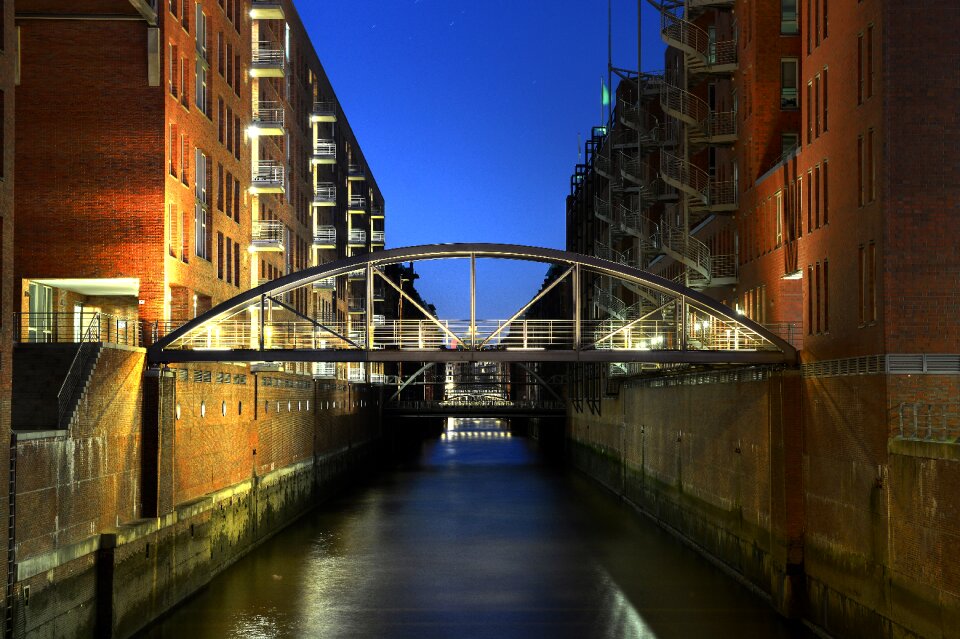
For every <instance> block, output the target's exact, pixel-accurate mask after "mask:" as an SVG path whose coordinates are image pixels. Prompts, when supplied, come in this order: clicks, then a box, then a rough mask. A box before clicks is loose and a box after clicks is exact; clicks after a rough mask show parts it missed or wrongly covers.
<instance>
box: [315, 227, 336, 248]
mask: <svg viewBox="0 0 960 639" xmlns="http://www.w3.org/2000/svg"><path fill="white" fill-rule="evenodd" d="M313 245H314V246H318V247H321V248H323V247H328V248H336V247H337V227H335V226H318V227H317V230H315V231H314V232H313Z"/></svg>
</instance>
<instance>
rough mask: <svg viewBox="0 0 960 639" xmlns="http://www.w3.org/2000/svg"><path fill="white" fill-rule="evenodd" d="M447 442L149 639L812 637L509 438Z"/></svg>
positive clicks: (277, 546)
mask: <svg viewBox="0 0 960 639" xmlns="http://www.w3.org/2000/svg"><path fill="white" fill-rule="evenodd" d="M447 426H448V429H447V430H446V431H445V432H443V434H441V436H440V438H439V439H438V438H434V439H429V440H426V441H424V442H422V444H421V445H419V446H417V449H416V453H417V454H415V455H411V454H409V450H408V451H406V454H404V453H403V449H402V448H400V449H398V450H400V451H401V454H400V455H399V456H398V463H397V464H396V466H395V468H393V469H392V470H390V471H388V472H384V473H383V474H381V475H379V476H377V477H375V478H373V479H372V480H371V482H370V483H369V484H368V485H366V486H361V487H358V488H356V489H355V490H352V491H351V492H350V493H349V494H344V495H342V496H341V497H339V498H337V499H336V500H334V501H331V502H329V503H326V504H324V505H323V506H321V507H320V508H319V509H317V510H316V511H315V512H313V513H311V514H310V515H308V516H306V517H304V518H303V519H302V520H300V521H299V522H297V523H296V524H295V525H293V526H292V527H290V528H288V529H287V530H285V531H283V532H281V533H280V534H278V535H277V536H275V537H274V538H273V539H271V540H269V541H268V542H267V543H265V544H264V545H263V546H261V547H260V548H258V549H257V550H256V551H254V552H253V553H252V554H251V555H249V556H247V557H245V558H244V559H242V560H240V561H239V562H237V563H236V564H235V565H234V566H232V567H231V568H230V569H228V570H227V571H225V572H224V573H223V574H222V575H220V576H218V577H217V578H216V579H214V580H213V582H212V583H211V584H210V586H209V587H208V588H206V589H205V590H204V591H203V592H201V593H200V594H199V595H197V596H196V597H194V598H192V599H191V600H189V601H188V602H187V603H185V604H184V605H183V606H181V607H180V608H178V609H177V610H175V611H174V612H173V613H172V614H170V615H169V616H167V617H166V618H164V619H163V620H162V621H161V622H159V623H158V624H156V625H155V626H153V627H152V628H150V629H149V631H148V632H147V633H146V634H145V636H147V637H183V636H186V635H188V634H189V636H191V637H192V638H194V639H200V638H203V637H251V638H253V637H378V638H381V637H383V638H392V637H404V638H406V637H411V638H412V637H416V638H433V637H444V638H445V637H451V638H461V637H463V638H470V637H478V638H480V637H496V638H498V639H508V638H521V637H522V638H527V637H549V638H566V637H570V638H578V639H584V638H593V637H597V638H611V639H613V638H616V639H621V638H631V637H642V638H657V639H661V638H663V639H669V638H680V637H683V638H687V637H718V638H725V637H730V638H734V637H736V638H741V637H774V638H782V639H788V638H790V639H793V638H807V637H810V636H812V635H810V634H809V633H807V632H806V631H804V630H802V629H798V628H794V627H791V626H788V625H787V624H786V623H785V622H783V620H781V619H780V618H779V617H778V616H777V615H776V614H775V613H774V612H773V611H772V610H771V609H770V608H769V607H768V606H767V604H766V603H765V602H763V601H761V600H759V599H757V598H756V597H755V596H753V595H752V594H751V593H749V592H748V591H747V590H745V589H744V588H743V587H741V586H740V585H738V584H737V583H735V582H733V581H731V580H730V579H729V578H728V577H727V576H726V575H724V574H723V573H722V572H720V571H719V570H718V569H717V568H715V567H714V566H712V565H711V564H709V563H708V562H706V561H705V560H703V559H702V558H701V557H699V556H698V555H697V554H696V553H694V552H693V551H692V550H690V549H688V548H687V547H685V546H683V545H682V544H681V543H679V542H678V541H677V540H675V539H674V538H672V537H671V536H669V535H668V534H667V533H665V532H663V531H662V530H660V529H659V528H657V527H656V526H654V525H653V524H652V523H650V522H648V521H646V520H644V519H642V518H640V517H638V516H637V515H636V514H635V513H633V512H632V511H630V510H629V509H627V508H626V507H624V506H622V505H621V504H620V503H619V501H618V500H617V498H616V497H615V496H613V495H611V494H610V493H608V492H606V491H605V490H603V489H602V488H600V487H598V486H597V485H596V484H595V483H593V482H592V481H590V480H589V479H587V478H585V477H583V476H581V475H579V474H576V473H573V472H568V471H565V470H563V469H562V468H559V467H558V466H556V465H554V464H545V463H544V462H543V460H542V458H541V456H540V455H539V454H538V452H537V450H536V449H535V447H534V446H533V445H532V444H531V442H530V441H529V440H528V439H526V438H523V437H516V436H510V433H509V430H508V426H507V425H506V424H503V423H500V424H497V423H493V422H492V421H483V420H479V421H478V420H473V421H469V420H467V421H463V420H461V421H460V422H456V423H451V424H448V425H447Z"/></svg>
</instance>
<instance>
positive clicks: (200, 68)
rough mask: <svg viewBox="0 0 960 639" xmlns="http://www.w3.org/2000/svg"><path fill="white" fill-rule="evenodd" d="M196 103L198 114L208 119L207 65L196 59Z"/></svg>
mask: <svg viewBox="0 0 960 639" xmlns="http://www.w3.org/2000/svg"><path fill="white" fill-rule="evenodd" d="M196 103H197V108H198V109H200V112H201V113H203V114H204V115H206V116H207V117H210V94H209V87H208V86H207V63H206V62H204V61H203V60H201V59H200V58H197V91H196Z"/></svg>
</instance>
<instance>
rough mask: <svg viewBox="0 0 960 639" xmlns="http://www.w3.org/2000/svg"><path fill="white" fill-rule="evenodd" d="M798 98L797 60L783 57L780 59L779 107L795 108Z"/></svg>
mask: <svg viewBox="0 0 960 639" xmlns="http://www.w3.org/2000/svg"><path fill="white" fill-rule="evenodd" d="M798 98H799V96H798V95H797V60H796V58H783V59H782V60H780V108H781V109H796V108H797V107H798V106H799V104H798Z"/></svg>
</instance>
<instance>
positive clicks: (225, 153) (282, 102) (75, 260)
mask: <svg viewBox="0 0 960 639" xmlns="http://www.w3.org/2000/svg"><path fill="white" fill-rule="evenodd" d="M91 17H95V18H97V19H89V18H91ZM17 27H18V28H19V32H20V42H21V81H20V84H19V86H18V87H17V93H18V97H19V100H18V102H19V104H20V112H19V114H18V116H19V118H20V120H21V122H23V123H24V125H23V126H22V127H21V128H20V129H19V131H18V136H19V137H18V147H19V149H20V151H21V153H20V155H19V156H18V158H17V163H16V171H17V173H18V175H19V176H20V177H21V180H22V182H23V188H22V189H21V190H20V193H19V195H20V198H21V200H20V206H22V207H23V209H24V217H23V218H22V221H23V223H22V224H21V225H19V226H18V227H17V230H16V233H17V234H18V235H17V236H16V242H15V246H16V249H15V250H16V252H17V253H16V255H17V260H16V265H15V274H14V276H15V279H16V282H18V284H17V289H18V294H20V295H21V296H22V304H21V307H22V310H23V311H24V312H25V313H26V315H25V318H24V321H23V327H22V332H23V333H24V335H23V336H24V338H25V339H30V340H35V341H44V340H51V339H52V340H56V339H59V338H60V337H59V336H60V335H61V334H71V333H82V332H84V331H85V330H87V328H88V324H89V322H90V321H92V320H91V319H90V318H91V317H93V316H94V315H93V314H94V313H102V314H105V315H102V316H101V318H102V317H104V316H110V317H113V318H117V320H116V322H115V326H116V323H117V322H119V324H120V326H121V328H126V326H127V325H131V326H132V325H133V324H135V323H137V322H139V323H140V325H141V326H142V327H143V329H144V331H145V332H146V334H147V336H148V338H149V335H150V334H151V333H152V332H154V331H158V330H159V331H161V332H162V331H163V330H164V329H165V327H166V326H167V325H168V323H169V322H173V323H179V322H182V321H183V320H185V319H189V318H192V317H195V316H196V315H198V314H200V313H202V312H204V311H205V310H207V309H209V308H211V306H213V305H215V304H217V303H219V302H222V301H224V300H226V299H229V298H230V297H232V296H233V295H235V294H237V293H239V292H240V291H241V290H246V289H247V288H250V287H251V286H255V285H257V284H259V283H262V282H264V281H268V280H271V279H274V278H277V277H280V276H282V275H285V274H287V273H290V272H293V271H296V270H301V269H303V268H306V267H308V266H313V265H317V264H320V263H324V262H328V261H331V260H334V259H337V258H339V257H345V256H348V255H354V254H357V253H363V252H367V251H371V250H376V249H378V248H382V247H383V246H384V242H385V238H384V203H383V198H382V196H381V194H380V191H379V189H378V187H377V184H376V181H375V180H374V177H373V174H372V172H371V171H370V169H369V167H368V165H367V163H366V161H365V159H364V157H363V154H362V151H361V150H360V146H359V144H358V143H357V141H356V138H355V137H354V136H353V133H352V131H351V129H350V126H349V123H348V122H347V120H346V117H345V116H344V114H343V111H342V109H341V108H340V106H339V103H338V102H337V99H336V95H335V94H334V92H333V89H332V87H331V86H330V83H329V81H328V79H327V77H326V75H325V73H324V71H323V67H322V66H321V64H320V61H319V59H318V57H317V55H316V52H315V51H314V49H313V47H312V45H311V43H310V39H309V37H308V35H307V33H306V30H305V29H304V27H303V25H302V23H301V22H300V19H299V17H298V15H297V13H296V9H295V7H294V6H293V3H292V2H290V1H285V2H280V1H279V0H277V1H274V2H265V1H262V0H254V1H252V2H251V0H204V1H202V2H194V1H192V0H191V1H189V2H187V1H184V0H166V1H164V2H160V3H159V4H156V3H151V2H146V1H144V2H139V1H138V2H128V1H125V0H115V1H113V2H104V1H96V2H95V1H92V0H91V1H89V2H79V3H72V4H71V6H70V8H69V11H67V10H66V9H54V10H51V9H50V3H40V2H31V1H29V0H25V1H24V2H20V3H18V5H17ZM106 41H109V42H110V43H111V49H110V55H104V51H103V46H102V43H103V42H106ZM66 61H69V65H66ZM67 95H69V96H70V99H69V100H65V99H64V96H67ZM80 238H83V241H80ZM338 286H339V290H336V289H333V290H330V289H325V288H322V287H317V289H315V290H314V291H313V292H311V293H308V292H306V291H300V292H298V293H297V295H296V297H295V298H291V299H288V300H285V303H286V304H288V305H289V307H290V308H291V309H293V310H286V309H284V308H280V307H276V308H274V309H272V310H271V312H272V313H277V314H283V313H293V312H297V313H301V314H304V315H306V316H309V317H313V318H323V319H325V320H326V321H339V322H341V323H344V324H348V323H349V322H350V321H351V319H353V320H354V321H356V320H357V319H358V315H359V314H360V312H361V309H363V305H356V308H354V309H353V310H352V311H351V310H350V304H349V300H350V299H351V298H354V297H358V296H359V295H360V293H356V294H355V293H354V292H352V289H353V288H354V287H356V288H357V290H358V291H359V290H362V283H359V284H351V283H350V282H348V281H346V280H345V281H344V282H340V283H339V284H338ZM84 318H87V319H84ZM341 369H342V370H341V372H340V376H341V377H343V378H346V376H347V374H348V373H347V367H345V366H344V367H341ZM297 370H298V371H300V372H306V369H305V368H304V367H302V366H301V367H298V369H297ZM354 377H355V378H356V379H360V377H362V376H358V375H355V376H354Z"/></svg>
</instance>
